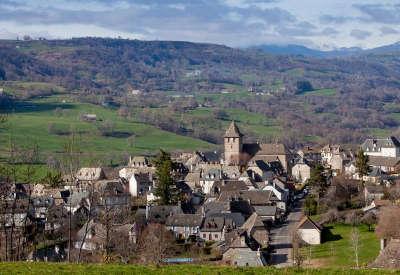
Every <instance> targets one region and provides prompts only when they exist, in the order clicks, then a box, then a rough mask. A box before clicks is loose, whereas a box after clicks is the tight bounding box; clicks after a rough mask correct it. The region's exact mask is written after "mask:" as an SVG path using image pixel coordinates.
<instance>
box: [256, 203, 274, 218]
mask: <svg viewBox="0 0 400 275" xmlns="http://www.w3.org/2000/svg"><path fill="white" fill-rule="evenodd" d="M276 209H277V208H276V205H262V206H254V211H255V212H256V213H257V215H259V216H275V215H276Z"/></svg>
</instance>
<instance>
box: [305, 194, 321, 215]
mask: <svg viewBox="0 0 400 275" xmlns="http://www.w3.org/2000/svg"><path fill="white" fill-rule="evenodd" d="M317 210H318V202H317V201H316V199H315V198H314V196H313V195H309V196H307V198H306V200H305V202H304V213H306V214H307V215H308V216H311V215H315V214H317Z"/></svg>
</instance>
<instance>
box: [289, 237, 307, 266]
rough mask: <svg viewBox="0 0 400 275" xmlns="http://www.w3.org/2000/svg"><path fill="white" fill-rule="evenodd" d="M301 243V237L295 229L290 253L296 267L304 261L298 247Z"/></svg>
mask: <svg viewBox="0 0 400 275" xmlns="http://www.w3.org/2000/svg"><path fill="white" fill-rule="evenodd" d="M301 243H302V239H301V237H300V236H299V233H298V232H297V231H295V232H294V233H293V236H292V255H293V262H294V264H295V265H296V267H297V268H301V267H302V265H303V263H304V255H303V253H302V252H301V249H300V248H301Z"/></svg>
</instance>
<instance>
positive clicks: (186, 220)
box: [165, 214, 203, 227]
mask: <svg viewBox="0 0 400 275" xmlns="http://www.w3.org/2000/svg"><path fill="white" fill-rule="evenodd" d="M202 222H203V216H202V215H200V214H173V215H172V216H169V217H168V218H167V221H166V223H165V224H166V225H167V226H189V227H196V226H201V223H202Z"/></svg>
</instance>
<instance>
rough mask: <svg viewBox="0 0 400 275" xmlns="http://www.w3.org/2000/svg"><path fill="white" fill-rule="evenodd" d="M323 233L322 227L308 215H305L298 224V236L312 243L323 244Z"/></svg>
mask: <svg viewBox="0 0 400 275" xmlns="http://www.w3.org/2000/svg"><path fill="white" fill-rule="evenodd" d="M321 233H322V228H321V227H320V226H319V225H318V224H316V223H315V222H314V221H312V220H311V219H310V218H309V217H307V216H304V217H303V218H302V219H301V220H300V222H299V224H298V226H297V234H298V236H299V237H300V238H301V239H302V240H303V241H304V242H306V243H308V244H311V245H315V244H321Z"/></svg>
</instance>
